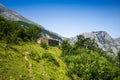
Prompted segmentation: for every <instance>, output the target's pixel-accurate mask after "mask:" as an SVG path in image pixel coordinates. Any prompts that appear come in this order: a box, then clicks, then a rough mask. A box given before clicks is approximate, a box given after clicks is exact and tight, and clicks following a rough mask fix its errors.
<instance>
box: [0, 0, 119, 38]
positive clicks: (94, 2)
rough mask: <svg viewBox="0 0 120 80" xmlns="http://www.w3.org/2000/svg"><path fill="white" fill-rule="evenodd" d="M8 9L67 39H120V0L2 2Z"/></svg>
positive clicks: (25, 0)
mask: <svg viewBox="0 0 120 80" xmlns="http://www.w3.org/2000/svg"><path fill="white" fill-rule="evenodd" d="M0 3H2V4H3V5H5V6H6V7H7V8H9V9H12V10H13V11H16V12H18V13H19V14H21V15H23V16H24V17H26V18H28V19H30V20H32V21H34V22H36V23H38V24H41V25H42V26H43V27H45V28H46V29H48V30H51V31H53V32H56V33H58V34H60V35H62V36H64V37H73V36H76V35H78V34H81V33H84V32H91V31H107V32H108V33H109V34H110V35H111V36H112V37H113V38H117V37H120V0H0Z"/></svg>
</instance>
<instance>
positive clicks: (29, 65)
mask: <svg viewBox="0 0 120 80" xmlns="http://www.w3.org/2000/svg"><path fill="white" fill-rule="evenodd" d="M28 54H29V52H26V53H25V56H24V59H25V61H27V62H28V71H29V75H30V77H32V63H31V62H30V61H29V59H28ZM32 80H34V79H33V78H32Z"/></svg>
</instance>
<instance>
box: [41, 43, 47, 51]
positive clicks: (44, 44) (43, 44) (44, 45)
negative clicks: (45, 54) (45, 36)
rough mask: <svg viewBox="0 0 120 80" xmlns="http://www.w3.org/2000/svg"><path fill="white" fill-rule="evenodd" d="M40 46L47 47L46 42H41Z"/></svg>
mask: <svg viewBox="0 0 120 80" xmlns="http://www.w3.org/2000/svg"><path fill="white" fill-rule="evenodd" d="M40 46H41V47H42V48H44V49H48V45H47V44H46V42H41V43H40Z"/></svg>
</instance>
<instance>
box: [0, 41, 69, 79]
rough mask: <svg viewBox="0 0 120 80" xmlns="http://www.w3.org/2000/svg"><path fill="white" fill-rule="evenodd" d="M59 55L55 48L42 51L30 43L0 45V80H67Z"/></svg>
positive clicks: (35, 44) (37, 45) (64, 67)
mask: <svg viewBox="0 0 120 80" xmlns="http://www.w3.org/2000/svg"><path fill="white" fill-rule="evenodd" d="M60 54H61V50H60V49H58V48H57V47H49V49H48V50H44V49H43V48H41V47H40V46H39V44H37V43H32V42H27V43H21V44H20V45H13V46H11V47H8V45H6V44H5V43H0V80H14V79H15V80H21V79H22V80H54V79H55V80H56V79H57V80H69V78H68V77H67V76H66V71H67V70H66V69H67V68H66V65H65V63H64V62H63V61H62V60H61V59H60Z"/></svg>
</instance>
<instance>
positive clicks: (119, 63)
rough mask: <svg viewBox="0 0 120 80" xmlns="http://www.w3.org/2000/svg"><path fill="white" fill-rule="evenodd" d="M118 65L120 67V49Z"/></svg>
mask: <svg viewBox="0 0 120 80" xmlns="http://www.w3.org/2000/svg"><path fill="white" fill-rule="evenodd" d="M117 56H118V66H119V67H120V51H118V55H117Z"/></svg>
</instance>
